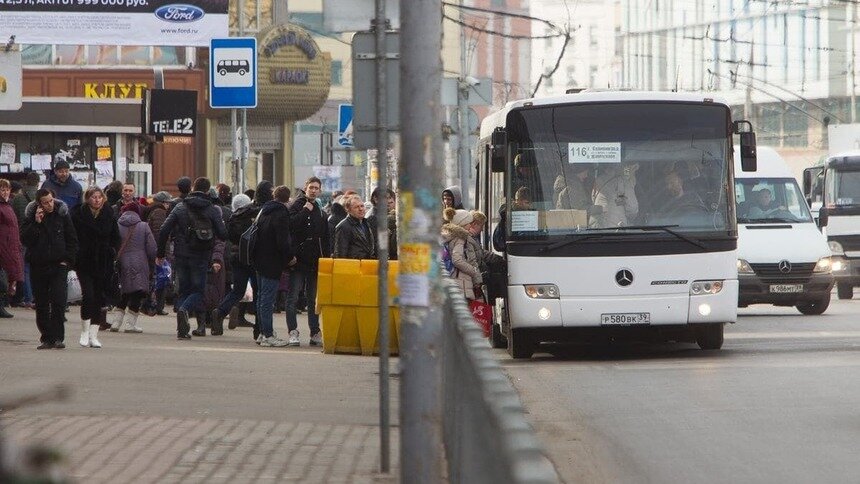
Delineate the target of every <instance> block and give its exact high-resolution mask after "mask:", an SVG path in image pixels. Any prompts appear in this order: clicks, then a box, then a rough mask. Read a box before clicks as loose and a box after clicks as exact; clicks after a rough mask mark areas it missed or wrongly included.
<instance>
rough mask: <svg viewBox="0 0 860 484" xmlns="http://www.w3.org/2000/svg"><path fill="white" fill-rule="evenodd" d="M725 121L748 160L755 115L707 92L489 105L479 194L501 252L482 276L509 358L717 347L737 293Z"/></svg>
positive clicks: (750, 163) (748, 163)
mask: <svg viewBox="0 0 860 484" xmlns="http://www.w3.org/2000/svg"><path fill="white" fill-rule="evenodd" d="M733 133H738V134H740V146H741V153H742V154H743V167H744V170H745V171H754V170H755V163H756V158H755V135H754V134H753V133H752V130H751V126H750V124H749V123H747V122H745V121H738V122H735V123H732V121H731V112H730V109H729V107H728V105H727V104H726V103H725V102H722V101H719V100H716V99H713V98H710V97H707V96H705V95H701V94H681V93H669V92H629V91H628V92H625V91H620V92H581V93H577V94H566V95H563V96H556V97H548V98H542V99H526V100H521V101H516V102H512V103H509V104H508V105H507V106H506V107H505V108H504V109H502V110H500V111H498V112H496V113H493V114H491V115H489V116H488V117H487V118H486V119H485V120H484V121H483V123H482V125H481V135H480V141H479V143H478V151H479V153H478V154H479V157H478V159H479V160H480V161H479V164H478V173H477V177H476V191H475V193H476V194H477V195H476V206H477V207H478V208H479V209H480V210H482V211H484V212H485V213H487V215H488V216H489V218H490V222H488V225H489V226H488V227H487V229H488V233H492V234H493V237H492V245H493V246H495V248H496V250H497V251H498V252H500V253H502V254H503V255H504V257H505V258H506V260H507V272H506V274H504V275H502V276H501V277H498V276H496V277H491V278H490V279H491V280H490V283H489V284H488V286H489V289H490V290H489V293H490V294H489V295H490V298H491V300H493V302H494V304H495V308H496V314H495V316H496V317H495V318H494V320H495V321H496V322H497V323H498V324H495V325H494V328H493V338H492V340H493V346H495V347H503V346H504V345H506V346H507V348H508V352H509V353H510V354H511V356H512V357H514V358H529V357H531V355H532V354H533V353H534V352H535V350H536V349H537V345H538V343H540V342H548V341H566V340H578V341H584V340H589V339H592V338H600V339H605V338H622V337H637V338H638V337H647V338H649V339H651V338H653V339H659V340H663V341H685V342H696V343H698V345H699V346H700V347H701V348H703V349H719V348H720V347H721V346H722V343H723V326H724V324H725V323H734V322H735V321H736V319H737V304H738V274H737V252H736V248H737V223H736V219H735V204H734V173H733V143H732V141H733V139H732V134H733ZM490 238H491V237H487V239H488V240H487V241H485V244H486V245H488V246H489V245H491V243H490V240H489V239H490ZM502 278H503V280H500V279H502ZM494 287H495V288H496V289H493V288H494Z"/></svg>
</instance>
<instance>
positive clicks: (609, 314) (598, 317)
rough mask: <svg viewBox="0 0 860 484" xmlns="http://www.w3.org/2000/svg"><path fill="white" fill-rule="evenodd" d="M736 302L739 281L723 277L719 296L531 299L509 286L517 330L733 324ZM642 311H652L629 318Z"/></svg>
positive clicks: (510, 301) (664, 295)
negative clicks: (633, 318)
mask: <svg viewBox="0 0 860 484" xmlns="http://www.w3.org/2000/svg"><path fill="white" fill-rule="evenodd" d="M687 291H689V289H688V290H687ZM737 302H738V281H737V280H726V281H724V282H723V289H722V290H721V291H720V292H719V293H717V294H707V295H695V296H693V295H690V294H689V292H683V293H675V294H653V295H612V296H582V297H571V296H562V297H560V298H558V299H532V298H530V297H528V296H527V295H526V293H525V290H524V289H523V286H509V287H508V311H509V315H510V321H511V326H512V327H514V328H540V327H544V328H547V327H555V328H560V327H565V328H567V327H570V328H585V327H618V326H621V327H626V326H666V325H679V324H680V325H683V324H696V323H734V322H735V321H737ZM638 314H642V315H647V318H645V317H641V316H640V317H638V318H635V319H636V322H633V323H627V322H625V321H624V320H625V319H626V318H627V317H628V316H630V315H638ZM613 316H614V317H613ZM619 320H620V321H619Z"/></svg>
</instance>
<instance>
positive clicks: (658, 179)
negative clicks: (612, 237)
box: [506, 102, 734, 239]
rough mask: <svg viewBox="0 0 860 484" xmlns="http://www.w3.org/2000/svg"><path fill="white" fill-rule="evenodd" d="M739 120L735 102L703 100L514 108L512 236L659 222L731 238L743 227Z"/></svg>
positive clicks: (562, 233) (541, 235)
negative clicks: (735, 138)
mask: <svg viewBox="0 0 860 484" xmlns="http://www.w3.org/2000/svg"><path fill="white" fill-rule="evenodd" d="M729 120H730V118H729V111H728V108H726V107H725V106H723V105H716V104H714V105H708V104H698V103H667V102H662V103H658V102H636V103H594V104H568V105H558V106H546V107H541V106H538V107H534V108H526V109H520V110H514V111H511V113H509V114H508V119H507V123H506V124H507V128H508V136H509V140H510V142H511V148H512V152H511V156H510V165H509V167H508V170H509V176H508V177H507V178H508V182H509V185H508V187H507V193H509V194H511V195H512V197H511V202H512V203H511V204H510V205H511V209H510V215H509V217H510V219H509V220H510V224H509V226H508V227H509V228H508V231H509V233H510V236H511V238H512V239H547V238H551V237H553V236H568V235H572V234H577V233H588V234H595V233H601V232H607V233H610V232H611V233H614V232H618V231H619V230H623V227H631V228H633V227H636V228H638V229H641V228H643V227H650V226H655V227H656V226H662V227H672V230H673V231H675V232H694V233H696V234H697V236H699V235H707V234H706V233H707V232H711V233H713V232H720V233H721V234H722V235H725V233H726V232H727V231H729V230H734V229H733V225H734V204H729V203H728V200H729V197H728V189H729V186H728V183H727V182H728V180H729V172H728V170H729V165H730V156H731V142H730V141H731V140H730V139H729V136H730V133H731V131H730V121H729ZM655 233H656V232H655Z"/></svg>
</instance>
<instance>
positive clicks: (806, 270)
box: [750, 262, 815, 284]
mask: <svg viewBox="0 0 860 484" xmlns="http://www.w3.org/2000/svg"><path fill="white" fill-rule="evenodd" d="M750 266H751V267H752V269H753V271H755V273H756V275H757V276H759V277H760V278H761V279H762V282H764V283H768V284H770V283H772V284H786V283H798V284H802V283H806V282H809V278H810V277H811V276H812V271H813V270H814V269H815V263H814V262H809V263H804V264H792V265H791V271H789V272H782V271H780V270H779V264H778V263H777V264H750Z"/></svg>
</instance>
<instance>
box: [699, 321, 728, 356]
mask: <svg viewBox="0 0 860 484" xmlns="http://www.w3.org/2000/svg"><path fill="white" fill-rule="evenodd" d="M723 326H724V324H723V323H708V324H697V325H696V344H698V345H699V348H701V349H703V350H718V349H720V348H722V347H723Z"/></svg>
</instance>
